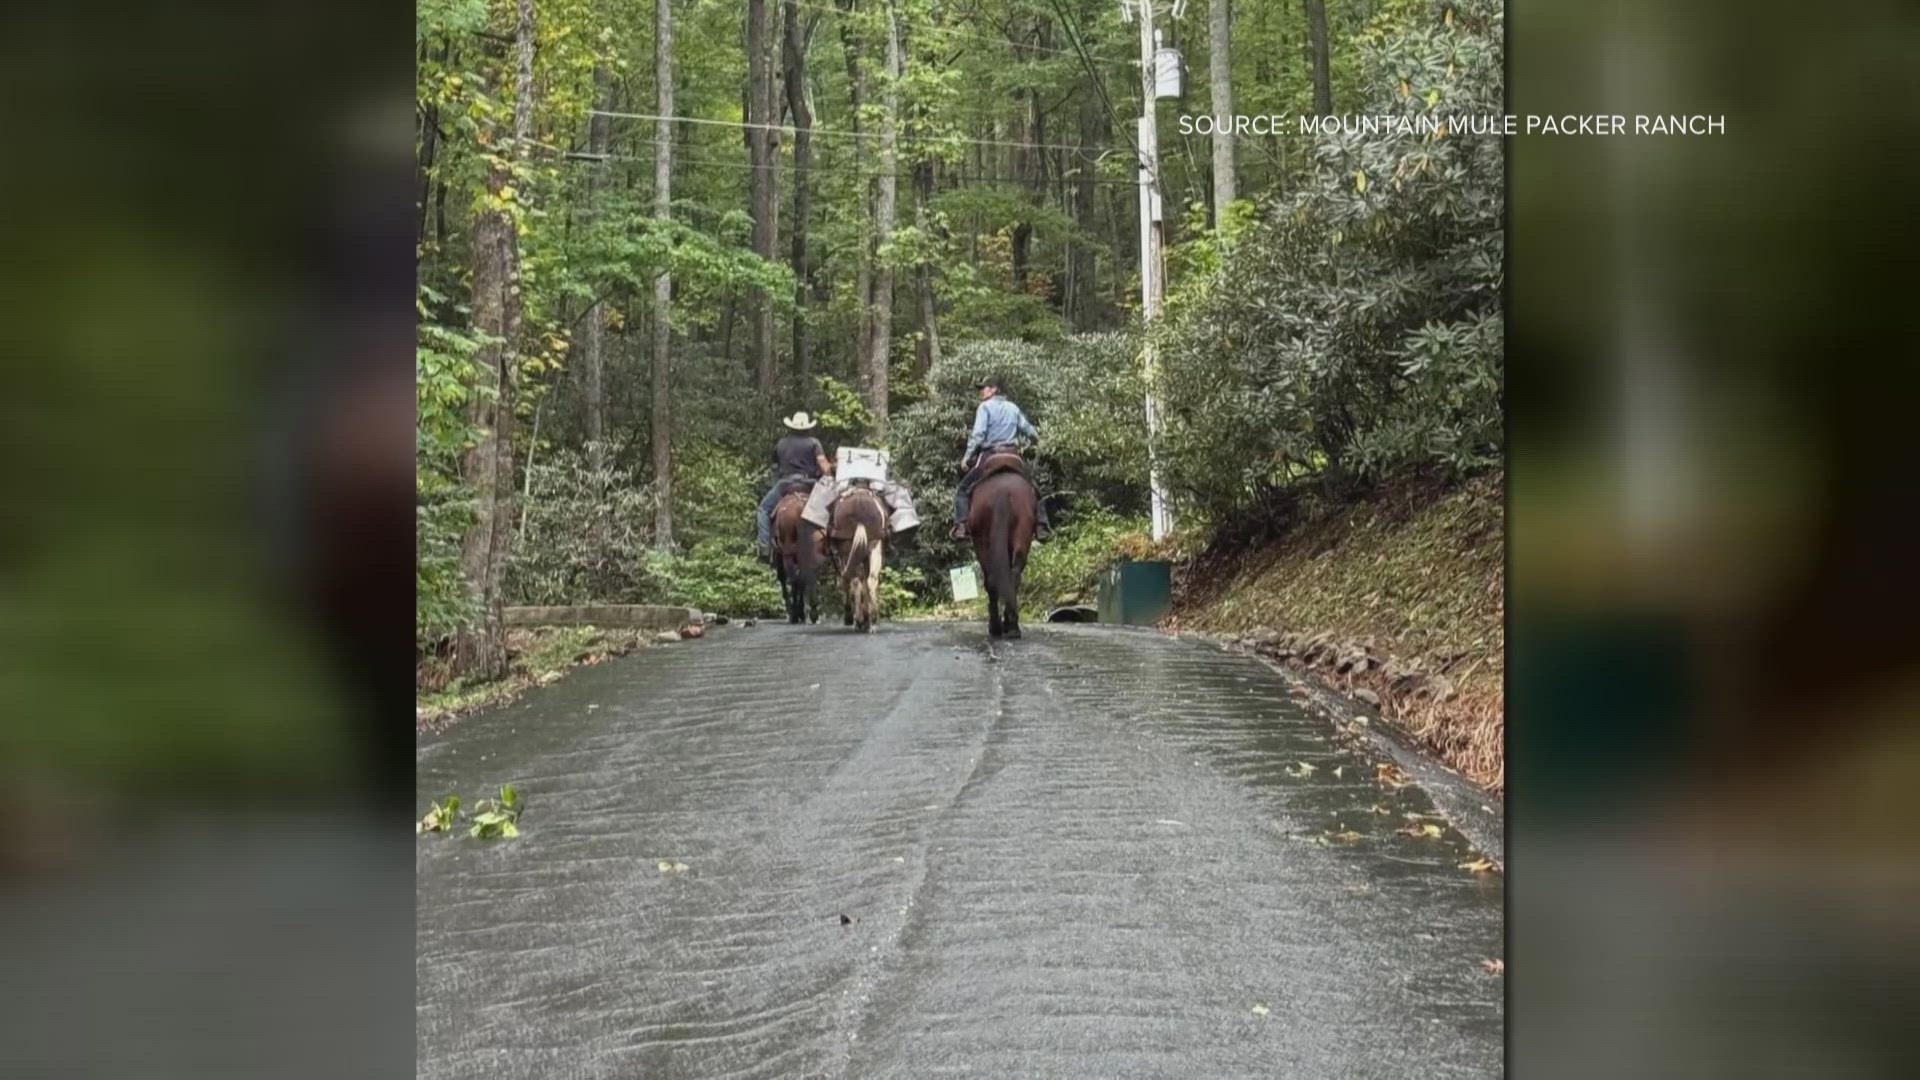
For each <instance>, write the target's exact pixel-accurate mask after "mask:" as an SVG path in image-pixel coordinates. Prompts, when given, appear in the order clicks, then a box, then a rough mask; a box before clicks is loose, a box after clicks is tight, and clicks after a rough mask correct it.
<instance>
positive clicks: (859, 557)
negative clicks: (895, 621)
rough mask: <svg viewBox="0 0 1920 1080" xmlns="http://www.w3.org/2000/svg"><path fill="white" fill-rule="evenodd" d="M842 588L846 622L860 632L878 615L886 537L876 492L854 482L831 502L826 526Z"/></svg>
mask: <svg viewBox="0 0 1920 1080" xmlns="http://www.w3.org/2000/svg"><path fill="white" fill-rule="evenodd" d="M827 534H828V539H829V542H830V543H831V544H832V545H833V559H834V562H835V563H836V564H837V565H838V566H839V568H840V584H841V587H842V588H843V589H844V590H845V592H846V625H848V626H851V627H853V628H854V629H855V630H858V631H860V632H861V633H866V632H868V631H870V630H872V629H873V624H874V622H875V621H876V620H878V619H879V617H880V563H881V556H882V551H883V549H884V548H885V546H886V539H887V508H886V507H885V506H884V505H882V504H881V502H880V496H878V495H876V494H874V493H873V492H872V491H870V490H868V489H866V488H864V487H859V486H857V485H856V486H855V487H854V488H853V489H851V490H850V491H848V492H847V493H846V494H844V495H842V496H840V498H839V499H837V500H835V501H834V504H833V524H832V525H831V526H829V527H828V529H827Z"/></svg>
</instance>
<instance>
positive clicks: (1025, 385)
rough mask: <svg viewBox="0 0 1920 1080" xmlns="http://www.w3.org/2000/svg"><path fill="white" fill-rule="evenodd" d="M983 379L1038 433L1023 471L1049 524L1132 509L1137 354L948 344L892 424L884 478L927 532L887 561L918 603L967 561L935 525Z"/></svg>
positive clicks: (1138, 467)
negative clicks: (904, 486) (893, 474)
mask: <svg viewBox="0 0 1920 1080" xmlns="http://www.w3.org/2000/svg"><path fill="white" fill-rule="evenodd" d="M988 374H995V375H998V376H999V377H1000V378H1002V379H1004V380H1005V381H1006V384H1007V385H1006V386H1005V387H1004V388H1003V391H1004V393H1005V394H1006V396H1007V397H1008V398H1010V399H1011V400H1013V401H1014V402H1015V403H1017V404H1018V405H1019V406H1020V407H1021V409H1022V410H1023V411H1025V412H1026V414H1027V416H1028V418H1029V419H1031V420H1032V421H1033V424H1034V426H1035V427H1036V428H1038V429H1039V431H1040V442H1039V448H1038V450H1036V451H1035V452H1034V453H1033V454H1031V455H1030V457H1029V461H1030V463H1031V465H1032V467H1033V471H1034V475H1035V479H1036V481H1037V482H1038V483H1039V486H1040V494H1041V497H1042V498H1045V499H1047V500H1048V503H1047V505H1048V508H1049V510H1050V511H1052V513H1053V517H1054V519H1055V524H1056V525H1065V524H1067V523H1069V522H1072V521H1073V520H1075V518H1076V517H1077V515H1079V514H1080V513H1081V512H1082V511H1083V510H1085V511H1088V512H1094V511H1099V510H1103V509H1104V508H1109V507H1117V508H1121V509H1122V510H1123V511H1124V510H1128V509H1135V510H1137V509H1138V508H1139V501H1140V496H1141V490H1140V489H1141V483H1140V481H1141V480H1142V478H1144V477H1145V475H1146V413H1145V409H1144V404H1143V401H1144V398H1143V396H1142V391H1143V385H1142V382H1141V378H1140V371H1139V359H1138V353H1137V347H1136V346H1134V345H1133V344H1132V343H1131V341H1130V339H1129V338H1128V337H1127V336H1126V335H1122V334H1082V335H1076V336H1074V337H1071V338H1067V339H1065V340H1063V341H1061V342H1059V343H1057V344H1053V345H1039V344H1034V343H1030V342H1023V341H1004V340H1000V341H970V342H965V343H962V344H960V345H957V346H954V347H953V348H951V349H950V350H949V351H948V352H947V353H946V354H945V355H944V356H942V358H941V362H940V364H939V365H938V366H936V367H935V368H934V369H933V371H932V372H930V373H929V375H928V384H929V388H930V389H929V394H928V396H927V398H926V399H925V400H923V401H921V402H919V403H917V404H915V405H913V406H912V407H910V408H908V409H905V410H904V411H902V412H900V413H898V414H896V415H895V416H894V418H893V437H894V462H895V468H896V470H897V472H898V474H899V475H900V477H901V479H903V480H905V481H906V482H907V483H909V484H910V485H912V487H913V492H914V498H915V499H916V500H917V501H918V502H919V504H920V506H921V507H922V511H921V516H922V517H923V518H925V519H927V522H928V524H927V526H926V527H924V528H922V529H920V530H919V531H918V533H917V534H916V536H915V539H914V541H913V544H912V547H911V548H908V549H902V548H896V549H895V550H896V551H900V552H901V557H900V558H897V559H894V560H890V561H891V562H892V565H893V566H894V567H895V568H897V569H898V570H899V571H900V573H901V575H902V576H903V577H904V578H906V579H907V580H909V581H911V582H912V583H913V585H914V588H915V589H916V591H917V592H918V593H919V594H920V595H922V596H925V597H929V598H933V597H938V596H941V595H944V593H945V590H946V589H947V586H948V583H947V578H946V573H947V570H948V569H950V568H951V567H954V566H959V565H961V564H962V563H966V562H970V561H972V559H973V549H972V548H971V547H970V546H968V544H967V543H966V542H965V541H960V540H954V539H952V538H951V537H949V536H948V535H947V530H946V528H945V527H944V524H945V522H947V521H948V520H950V514H951V512H952V511H951V509H950V508H951V507H952V505H953V494H954V489H955V487H956V486H957V485H958V483H959V480H960V476H961V471H960V454H961V452H962V450H964V449H965V447H966V442H967V436H968V433H969V432H971V431H972V429H973V416H974V411H975V410H976V408H978V406H979V393H978V392H977V391H976V390H975V389H974V383H976V382H978V381H979V380H980V379H981V378H982V377H983V376H986V375H988Z"/></svg>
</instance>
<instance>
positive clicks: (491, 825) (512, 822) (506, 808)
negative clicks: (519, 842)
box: [467, 784, 523, 840]
mask: <svg viewBox="0 0 1920 1080" xmlns="http://www.w3.org/2000/svg"><path fill="white" fill-rule="evenodd" d="M474 809H475V810H476V811H478V812H477V813H475V814H474V815H473V828H472V829H471V830H469V832H468V834H467V835H469V836H474V837H479V838H481V839H487V840H491V839H507V840H511V839H513V838H514V837H517V836H519V835H520V824H519V823H520V811H521V810H522V809H523V806H522V804H521V802H520V793H519V792H517V791H515V790H514V789H513V785H512V784H508V785H506V786H505V787H503V788H501V789H500V796H499V798H495V799H484V800H482V801H481V802H480V804H479V805H478V806H476V807H474Z"/></svg>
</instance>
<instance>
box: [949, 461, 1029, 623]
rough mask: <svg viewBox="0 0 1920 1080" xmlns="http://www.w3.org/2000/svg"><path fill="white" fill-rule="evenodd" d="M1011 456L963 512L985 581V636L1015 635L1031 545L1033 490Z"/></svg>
mask: <svg viewBox="0 0 1920 1080" xmlns="http://www.w3.org/2000/svg"><path fill="white" fill-rule="evenodd" d="M1019 462H1020V459H1019V458H1017V457H1015V458H1013V459H1012V461H1011V462H1007V463H1005V468H1004V469H1003V471H1000V472H995V473H994V474H993V475H991V476H989V477H987V478H986V479H984V480H982V481H980V483H979V484H978V485H976V486H975V487H974V489H973V505H972V506H971V507H969V508H968V510H967V535H968V536H970V537H972V538H973V554H974V557H975V558H977V559H979V560H980V571H981V576H982V577H984V578H986V582H987V633H988V634H989V635H991V636H993V637H1010V638H1017V637H1019V636H1020V576H1021V575H1022V574H1024V573H1025V572H1026V569H1027V549H1029V548H1031V547H1032V546H1033V533H1034V522H1035V520H1036V518H1037V511H1038V507H1039V502H1040V495H1039V492H1037V491H1035V490H1034V487H1033V482H1032V481H1031V480H1028V479H1027V477H1026V472H1025V470H1024V468H1022V467H1021V466H1020V464H1019Z"/></svg>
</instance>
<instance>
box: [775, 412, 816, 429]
mask: <svg viewBox="0 0 1920 1080" xmlns="http://www.w3.org/2000/svg"><path fill="white" fill-rule="evenodd" d="M780 422H781V423H783V424H785V425H787V426H788V427H790V428H792V429H793V430H795V431H810V430H812V429H813V426H814V425H815V424H817V423H819V421H817V420H815V419H814V418H813V417H811V416H808V415H807V411H806V410H805V409H802V410H800V411H799V412H797V413H794V414H793V415H792V416H789V417H786V418H784V419H782V420H781V421H780Z"/></svg>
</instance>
